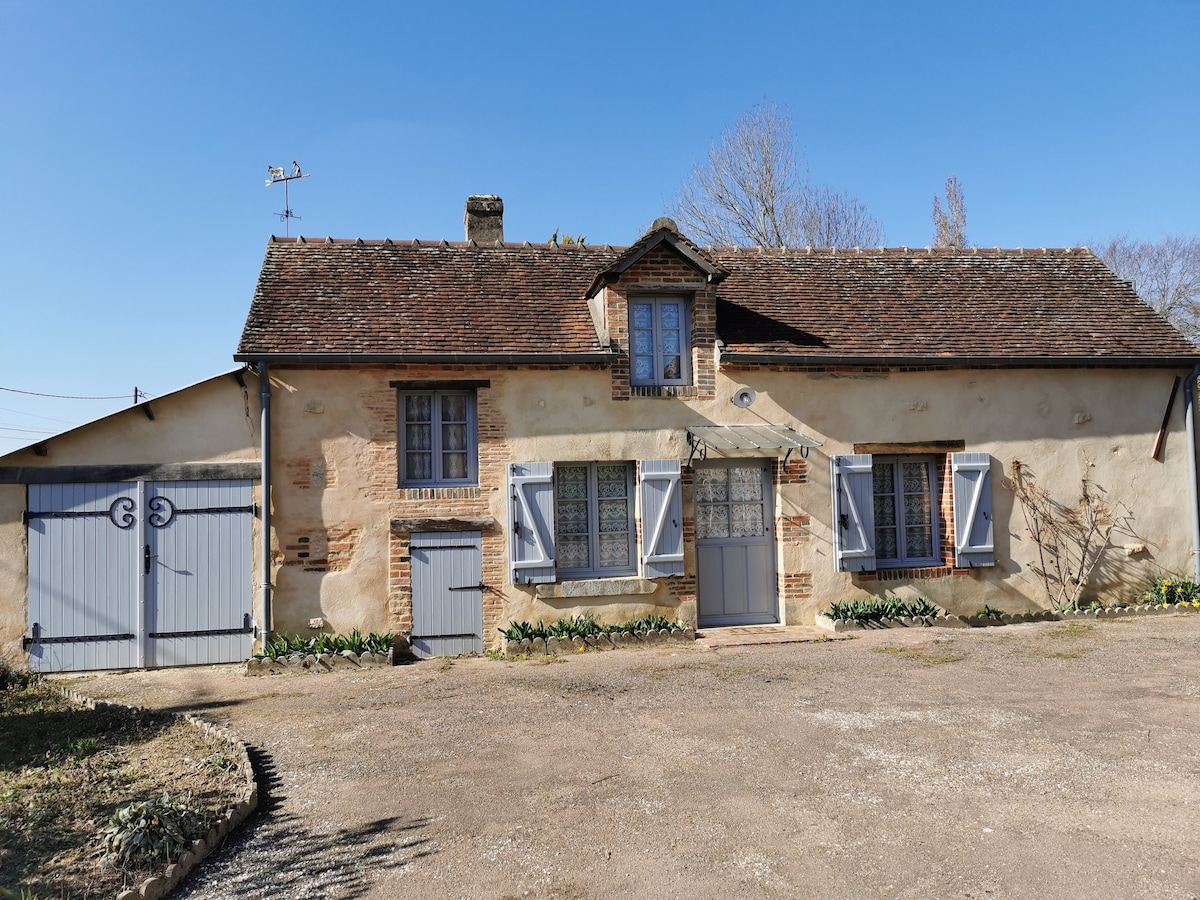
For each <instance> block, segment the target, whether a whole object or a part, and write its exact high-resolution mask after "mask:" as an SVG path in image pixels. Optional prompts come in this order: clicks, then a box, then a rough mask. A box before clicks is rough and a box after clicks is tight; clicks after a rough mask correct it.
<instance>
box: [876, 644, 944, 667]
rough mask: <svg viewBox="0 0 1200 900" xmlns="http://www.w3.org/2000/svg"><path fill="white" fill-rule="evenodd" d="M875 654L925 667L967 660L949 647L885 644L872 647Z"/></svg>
mask: <svg viewBox="0 0 1200 900" xmlns="http://www.w3.org/2000/svg"><path fill="white" fill-rule="evenodd" d="M871 651H872V652H874V653H886V654H888V655H889V656H895V657H897V658H899V659H910V660H912V661H913V662H919V663H921V665H924V666H941V665H945V664H946V663H952V662H958V661H959V660H960V659H966V658H967V654H965V653H959V652H958V651H957V650H951V649H950V648H948V647H936V646H934V647H919V646H910V645H899V644H884V645H883V646H881V647H872V648H871Z"/></svg>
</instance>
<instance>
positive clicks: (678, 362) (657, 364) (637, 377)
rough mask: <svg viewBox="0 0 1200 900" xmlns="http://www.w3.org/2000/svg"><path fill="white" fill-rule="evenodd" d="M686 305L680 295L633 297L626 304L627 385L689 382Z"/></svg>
mask: <svg viewBox="0 0 1200 900" xmlns="http://www.w3.org/2000/svg"><path fill="white" fill-rule="evenodd" d="M688 307H689V304H688V301H687V299H686V298H685V297H682V296H678V295H676V296H654V297H646V296H642V297H633V298H631V299H630V301H629V368H630V382H631V383H632V384H635V385H680V384H691V383H692V371H691V357H692V346H691V343H692V342H691V322H690V321H689V320H690V315H689V308H688Z"/></svg>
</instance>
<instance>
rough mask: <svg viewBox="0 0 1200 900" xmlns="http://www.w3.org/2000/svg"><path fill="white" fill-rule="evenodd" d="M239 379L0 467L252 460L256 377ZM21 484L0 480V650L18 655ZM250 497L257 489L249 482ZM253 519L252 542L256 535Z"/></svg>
mask: <svg viewBox="0 0 1200 900" xmlns="http://www.w3.org/2000/svg"><path fill="white" fill-rule="evenodd" d="M242 377H243V380H244V382H245V386H244V387H243V386H242V385H239V384H238V382H237V381H236V380H235V379H234V377H233V376H232V375H226V376H219V377H217V378H212V379H209V380H207V381H203V382H201V383H199V384H196V385H193V386H192V387H189V388H185V389H184V390H181V391H177V392H175V393H173V394H168V395H167V396H165V397H162V398H160V399H157V400H152V401H150V404H149V405H150V409H151V411H152V412H153V415H154V418H153V420H151V419H150V418H148V417H147V416H146V414H145V412H143V410H142V409H141V408H140V407H133V408H131V409H128V410H124V411H122V412H119V413H115V414H114V415H111V416H108V417H106V418H104V419H100V420H99V421H96V422H92V423H90V424H88V425H84V426H81V427H79V428H76V429H73V430H72V431H69V432H67V433H65V434H63V435H60V436H58V437H55V438H50V439H48V440H47V441H45V442H44V446H45V448H46V455H45V456H39V455H37V454H36V453H34V452H33V450H32V449H25V450H18V451H15V452H13V453H9V454H7V455H5V456H2V457H0V468H5V469H11V468H17V467H21V468H30V469H44V468H47V467H55V466H105V465H126V464H134V463H150V464H169V463H211V462H257V460H258V459H259V456H260V453H259V448H260V443H259V422H260V419H259V396H258V379H257V378H256V377H255V375H254V373H253V372H245V373H242ZM26 494H27V488H26V486H25V485H24V484H0V657H3V658H5V659H9V660H14V661H19V660H22V659H23V658H24V654H23V652H22V650H21V637H22V636H23V635H24V634H25V633H26V631H27V629H28V612H29V607H28V590H29V578H28V567H29V559H28V552H29V550H28V544H27V542H26V531H25V525H23V524H22V522H21V513H22V512H23V511H24V510H25V508H26V505H25V504H26ZM254 502H255V503H256V504H258V505H259V506H260V507H261V504H262V491H261V486H260V485H259V484H257V483H256V484H255V485H254ZM260 521H261V520H260V519H257V518H256V519H255V521H254V525H253V534H254V542H255V548H257V547H258V543H259V541H260V540H261V539H260V537H259V535H260V534H261V529H260ZM259 557H260V554H258V552H257V549H256V551H255V554H254V557H253V558H254V572H253V583H254V586H255V587H254V590H255V598H254V609H255V615H256V617H259V618H261V611H260V609H259V607H260V605H261V604H260V603H259V599H258V584H259V583H260V582H261V580H262V575H261V569H262V566H261V563H260V562H259Z"/></svg>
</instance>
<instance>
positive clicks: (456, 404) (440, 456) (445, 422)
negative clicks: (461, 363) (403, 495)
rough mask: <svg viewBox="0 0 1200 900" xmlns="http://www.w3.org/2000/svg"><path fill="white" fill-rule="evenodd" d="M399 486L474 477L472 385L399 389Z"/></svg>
mask: <svg viewBox="0 0 1200 900" xmlns="http://www.w3.org/2000/svg"><path fill="white" fill-rule="evenodd" d="M399 431H400V435H399V437H400V447H399V455H400V486H401V487H427V486H432V487H436V486H457V485H468V484H476V483H477V481H478V477H479V476H478V471H477V466H478V462H477V459H478V450H477V435H476V421H475V393H474V391H439V390H434V391H402V392H401V393H400V429H399Z"/></svg>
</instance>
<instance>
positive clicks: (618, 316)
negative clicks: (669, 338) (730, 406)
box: [605, 245, 717, 400]
mask: <svg viewBox="0 0 1200 900" xmlns="http://www.w3.org/2000/svg"><path fill="white" fill-rule="evenodd" d="M638 294H680V295H685V296H690V298H691V301H692V303H691V321H692V334H691V341H692V383H691V385H688V386H686V387H663V388H645V387H639V388H633V389H631V387H630V384H629V298H630V297H632V296H636V295H638ZM605 316H606V322H607V324H608V334H609V338H610V339H611V341H612V350H613V366H612V396H613V399H614V400H628V399H630V398H631V397H698V398H701V399H712V398H713V397H715V396H716V390H717V357H716V346H717V293H716V290H715V289H714V288H713V287H712V286H711V285H709V284H708V282H707V280H706V278H705V277H704V275H702V274H701V273H700V272H698V271H696V269H694V268H693V267H692V265H691V264H690V263H688V262H687V261H686V260H685V259H684V258H683V257H682V256H680V255H679V254H678V253H676V252H675V251H674V250H672V249H671V248H670V247H668V246H666V245H660V246H658V247H656V248H655V249H653V250H651V251H650V252H649V253H647V254H646V255H645V256H644V257H643V258H642V259H640V260H638V262H637V263H636V264H635V265H633V266H631V267H630V268H629V269H628V270H627V271H626V272H625V273H624V274H622V275H621V280H620V281H618V282H616V283H615V284H612V285H610V286H609V287H608V289H607V291H606V293H605Z"/></svg>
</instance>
